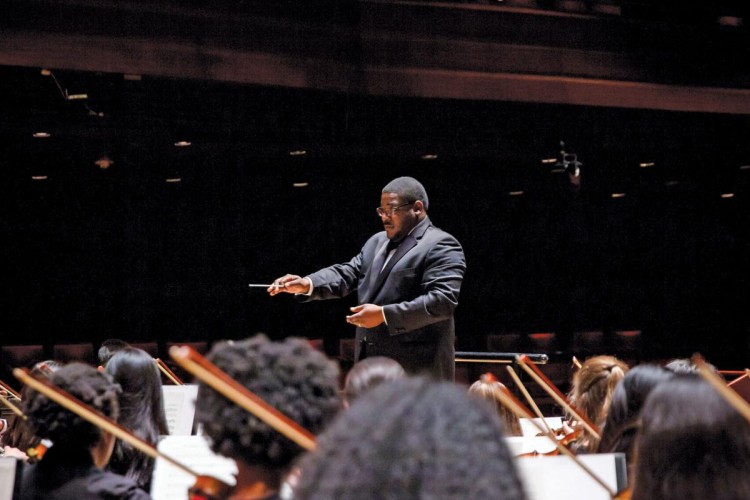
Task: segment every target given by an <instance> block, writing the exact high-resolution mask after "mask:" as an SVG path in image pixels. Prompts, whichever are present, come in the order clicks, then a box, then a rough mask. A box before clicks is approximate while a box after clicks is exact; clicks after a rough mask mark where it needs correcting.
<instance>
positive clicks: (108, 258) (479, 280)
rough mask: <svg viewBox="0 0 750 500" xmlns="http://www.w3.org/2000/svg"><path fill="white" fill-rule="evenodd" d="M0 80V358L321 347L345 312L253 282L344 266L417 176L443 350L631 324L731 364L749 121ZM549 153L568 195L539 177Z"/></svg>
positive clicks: (743, 327)
mask: <svg viewBox="0 0 750 500" xmlns="http://www.w3.org/2000/svg"><path fill="white" fill-rule="evenodd" d="M2 73H3V75H2V76H3V89H4V94H3V98H4V101H5V103H6V110H5V112H4V115H5V118H4V120H3V123H4V127H3V129H2V136H0V140H2V142H3V147H2V149H1V150H0V172H1V174H0V175H1V176H2V183H1V185H0V209H1V210H2V212H1V217H0V235H2V246H1V249H0V260H1V261H2V268H1V269H2V271H1V273H2V278H1V279H2V282H3V284H2V287H0V339H1V340H0V343H3V344H27V343H52V342H55V343H60V342H78V341H86V342H98V341H101V340H103V339H106V338H110V337H118V338H123V339H127V340H132V341H152V340H157V341H167V340H170V341H174V340H213V339H218V338H241V337H244V336H247V335H250V334H253V333H255V332H258V331H263V332H266V333H267V334H268V335H269V336H271V337H273V338H281V337H285V336H290V335H295V336H307V337H310V338H321V337H323V338H325V339H326V348H327V350H328V351H329V352H331V353H335V351H336V349H337V347H338V343H337V339H339V338H345V337H349V336H351V335H352V333H353V332H352V331H351V329H350V327H349V326H348V325H347V324H346V323H345V321H344V315H345V314H346V307H347V306H348V305H351V304H352V303H353V302H351V301H337V302H320V303H314V304H298V303H296V302H295V301H294V300H293V299H292V298H291V297H289V296H280V297H276V298H273V299H271V298H269V297H268V296H267V295H266V293H265V292H264V291H263V290H258V289H249V288H248V287H247V284H248V283H268V282H270V281H271V280H272V279H273V278H275V277H277V276H280V275H282V274H284V273H286V272H292V273H298V274H305V273H309V272H312V271H314V270H316V269H318V268H319V267H322V266H325V265H329V264H333V263H336V262H343V261H346V260H348V259H349V258H351V257H353V256H354V255H355V254H356V253H357V252H358V251H359V249H360V247H361V245H362V244H363V243H364V242H365V240H366V239H367V238H368V237H369V236H370V235H371V234H372V233H373V232H375V231H378V230H380V224H379V220H378V218H377V217H376V215H375V210H374V209H375V207H376V206H377V205H378V203H379V192H380V189H381V188H382V186H383V185H385V183H387V182H388V181H389V180H390V179H392V178H393V177H396V176H399V175H412V176H415V177H417V178H418V179H420V180H421V181H422V182H423V183H424V185H425V187H426V189H427V192H428V194H429V196H430V202H431V203H430V210H429V213H430V217H431V219H432V221H433V223H434V224H435V225H437V226H438V227H440V228H442V229H444V230H446V231H448V232H450V233H452V234H453V235H455V236H456V237H457V238H458V240H459V241H460V242H461V243H462V244H463V246H464V250H465V253H466V258H467V261H468V271H467V275H466V279H465V281H464V287H463V290H462V293H461V297H460V306H459V308H458V311H457V314H456V321H457V335H458V348H459V349H464V350H466V349H472V350H484V349H485V347H486V337H487V335H490V334H497V333H502V332H512V331H518V332H556V333H557V334H558V336H559V337H560V338H561V339H562V341H563V346H564V345H565V342H566V339H568V338H569V337H570V335H571V334H572V332H574V331H580V330H605V331H613V330H622V329H626V330H642V332H643V334H642V337H643V346H644V347H643V351H642V352H641V356H642V357H644V358H649V357H653V358H656V357H664V356H678V355H689V354H691V353H692V352H694V351H702V352H703V353H705V354H706V355H708V356H709V357H710V358H711V359H712V360H713V361H714V362H715V364H718V365H722V367H733V366H744V365H741V363H744V361H745V360H746V359H747V354H748V326H750V312H749V311H750V308H749V307H748V305H749V304H748V295H747V292H746V290H747V281H748V279H747V277H748V271H749V269H748V250H749V249H750V248H749V246H750V240H749V236H750V235H749V234H748V227H749V224H748V223H749V222H750V221H749V220H748V219H749V218H750V217H749V215H750V211H749V210H748V208H749V207H748V196H749V195H750V190H749V189H748V179H750V177H748V176H750V170H745V169H742V168H741V167H742V166H744V165H750V151H749V150H748V149H750V148H749V147H748V140H747V136H748V130H749V127H748V126H749V125H750V118H748V117H747V116H742V115H740V116H736V115H724V114H701V113H687V112H669V111H659V110H637V109H631V110H628V109H612V108H606V107H596V108H594V107H585V106H569V105H552V104H533V103H525V104H524V103H511V102H499V101H494V102H486V101H485V102H479V101H458V100H448V99H434V98H432V99H426V98H425V99H421V98H406V97H382V96H380V97H379V96H363V95H357V94H348V93H344V92H326V91H320V90H309V89H283V88H277V87H261V86H253V85H232V84H225V83H217V82H209V81H201V80H179V79H167V78H156V77H148V76H144V77H143V78H141V79H139V80H137V81H130V80H125V79H123V78H122V75H115V74H106V73H92V72H73V71H67V72H66V71H55V72H54V74H55V77H56V78H57V79H58V82H59V83H60V86H61V87H62V88H65V89H70V91H71V93H73V92H77V91H80V92H84V91H85V92H87V93H88V94H89V99H88V100H87V101H86V102H85V103H82V102H74V101H65V100H63V99H62V97H61V94H60V90H59V89H58V88H57V86H56V85H55V83H54V81H53V80H52V79H51V78H50V77H47V76H42V75H41V74H40V73H39V70H38V69H30V68H18V67H3V68H2ZM99 113H103V114H104V116H99V115H98V114H99ZM10 123H12V124H13V126H10V125H9V124H10ZM41 129H45V130H50V131H51V132H52V134H53V135H52V137H50V138H48V139H34V138H32V137H31V133H32V131H37V130H41ZM181 139H187V140H190V141H192V143H193V145H192V146H191V147H189V148H176V147H174V146H173V143H174V142H175V141H176V140H181ZM560 141H564V142H565V144H566V150H567V151H569V152H574V153H575V154H577V156H578V160H579V161H581V162H582V164H583V165H582V166H581V185H580V187H579V188H576V187H574V186H572V185H571V183H570V182H569V180H568V176H567V174H565V173H554V172H552V170H554V169H555V166H554V165H549V164H543V163H542V162H541V160H542V159H544V158H554V157H557V156H559V151H560V149H561V148H560V145H559V143H560ZM299 149H304V150H305V151H306V152H307V153H306V154H305V155H301V156H290V154H289V153H290V151H294V150H299ZM102 154H107V155H109V157H110V158H111V159H112V160H114V164H113V165H112V166H111V167H110V168H109V169H106V170H102V169H100V168H99V167H98V166H96V165H95V164H94V160H96V159H97V158H98V157H99V156H101V155H102ZM425 154H435V155H437V158H436V159H434V160H425V159H422V156H423V155H425ZM643 162H654V163H655V165H654V166H653V167H649V168H642V167H639V164H640V163H643ZM32 175H46V176H47V180H45V181H33V180H31V176H32ZM176 176H178V177H179V178H180V179H181V182H179V183H167V182H165V179H166V178H168V177H176ZM294 182H308V183H309V185H308V187H305V188H296V187H293V185H292V184H293V183H294ZM518 190H522V191H523V192H524V193H523V195H520V196H511V195H510V194H509V193H510V192H511V191H518ZM613 193H625V197H623V198H612V197H611V195H612V194H613ZM722 193H733V194H734V197H732V198H722V197H721V196H720V195H721V194H722ZM730 365H731V366H730Z"/></svg>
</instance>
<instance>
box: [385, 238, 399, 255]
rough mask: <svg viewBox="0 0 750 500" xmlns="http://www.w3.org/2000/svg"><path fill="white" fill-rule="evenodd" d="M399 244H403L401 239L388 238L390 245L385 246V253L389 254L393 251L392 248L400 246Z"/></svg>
mask: <svg viewBox="0 0 750 500" xmlns="http://www.w3.org/2000/svg"><path fill="white" fill-rule="evenodd" d="M399 244H401V242H400V241H395V240H388V246H387V247H385V254H386V255H388V254H389V253H391V251H392V250H394V249H396V248H398V246H399Z"/></svg>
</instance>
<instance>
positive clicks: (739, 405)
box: [692, 354, 750, 422]
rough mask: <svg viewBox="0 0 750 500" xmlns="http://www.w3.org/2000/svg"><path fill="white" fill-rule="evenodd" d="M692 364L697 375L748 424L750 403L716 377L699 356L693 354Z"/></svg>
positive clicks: (749, 420)
mask: <svg viewBox="0 0 750 500" xmlns="http://www.w3.org/2000/svg"><path fill="white" fill-rule="evenodd" d="M692 360H693V363H694V364H695V366H696V367H697V368H698V374H699V375H700V376H701V377H703V379H704V380H706V381H707V382H708V383H709V384H711V385H712V386H713V387H714V389H716V390H717V391H718V392H719V394H721V395H722V397H723V398H724V399H725V400H726V401H727V403H729V404H730V405H732V407H733V408H734V409H735V410H737V411H738V412H740V414H741V415H742V416H743V417H745V419H746V420H747V421H748V422H750V403H748V402H747V401H745V400H744V399H742V396H740V395H739V394H737V393H736V392H735V391H734V390H733V389H732V388H730V387H729V386H728V385H727V384H726V383H725V382H724V381H723V380H722V379H721V377H719V376H718V375H716V374H715V373H714V372H713V371H711V369H710V368H709V367H708V365H707V364H706V361H705V360H704V359H703V356H701V355H700V354H693V358H692Z"/></svg>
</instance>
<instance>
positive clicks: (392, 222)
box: [378, 177, 429, 241]
mask: <svg viewBox="0 0 750 500" xmlns="http://www.w3.org/2000/svg"><path fill="white" fill-rule="evenodd" d="M428 205H429V200H428V199H427V192H426V191H425V189H424V186H422V184H421V183H420V182H419V181H418V180H416V179H414V178H413V177H398V178H396V179H393V180H392V181H391V182H389V183H388V184H387V185H386V186H385V187H384V188H383V191H382V192H381V195H380V206H379V207H378V215H379V216H380V220H381V222H382V223H383V227H384V228H385V232H386V235H387V236H388V239H390V240H394V241H401V240H402V239H403V238H404V237H405V236H406V235H407V234H409V232H410V231H411V230H412V229H413V228H414V226H416V225H417V224H418V223H419V222H420V221H421V220H422V219H424V218H425V217H426V216H427V206H428Z"/></svg>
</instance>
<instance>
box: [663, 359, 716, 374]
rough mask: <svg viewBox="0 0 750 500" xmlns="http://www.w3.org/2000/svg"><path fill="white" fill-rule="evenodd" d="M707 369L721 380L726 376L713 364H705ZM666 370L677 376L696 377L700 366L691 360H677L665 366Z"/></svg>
mask: <svg viewBox="0 0 750 500" xmlns="http://www.w3.org/2000/svg"><path fill="white" fill-rule="evenodd" d="M705 365H706V367H707V368H708V369H709V370H711V371H712V372H714V373H715V374H716V375H718V376H719V377H721V378H724V375H722V374H721V373H719V369H718V368H716V367H715V366H714V365H712V364H711V363H705ZM664 368H666V369H667V370H669V371H670V372H672V373H674V374H676V375H694V374H697V373H698V366H697V365H696V364H695V363H694V362H693V360H692V359H690V358H675V359H672V360H670V361H669V362H668V363H667V364H665V365H664Z"/></svg>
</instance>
